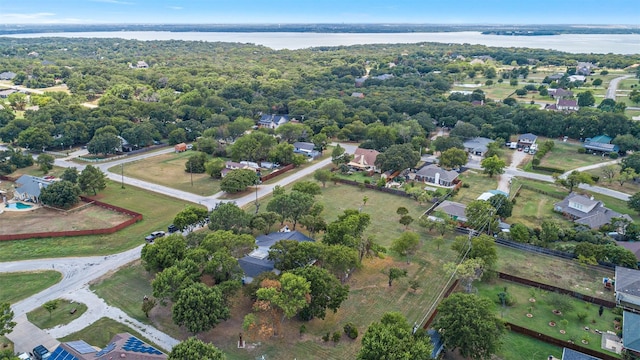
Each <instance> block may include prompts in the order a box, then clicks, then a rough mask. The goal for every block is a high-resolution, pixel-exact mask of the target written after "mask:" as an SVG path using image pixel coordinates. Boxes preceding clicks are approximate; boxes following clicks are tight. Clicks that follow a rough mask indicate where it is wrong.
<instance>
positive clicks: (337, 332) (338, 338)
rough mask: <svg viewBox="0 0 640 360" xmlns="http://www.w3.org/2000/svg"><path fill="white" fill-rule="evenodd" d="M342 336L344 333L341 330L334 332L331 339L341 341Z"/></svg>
mask: <svg viewBox="0 0 640 360" xmlns="http://www.w3.org/2000/svg"><path fill="white" fill-rule="evenodd" d="M341 338H342V334H341V333H340V332H339V331H336V332H334V333H333V336H331V340H333V342H335V343H337V342H338V341H340V339H341Z"/></svg>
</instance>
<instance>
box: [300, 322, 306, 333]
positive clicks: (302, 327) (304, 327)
mask: <svg viewBox="0 0 640 360" xmlns="http://www.w3.org/2000/svg"><path fill="white" fill-rule="evenodd" d="M306 333H307V326H306V325H305V324H302V325H300V336H302V335H304V334H306Z"/></svg>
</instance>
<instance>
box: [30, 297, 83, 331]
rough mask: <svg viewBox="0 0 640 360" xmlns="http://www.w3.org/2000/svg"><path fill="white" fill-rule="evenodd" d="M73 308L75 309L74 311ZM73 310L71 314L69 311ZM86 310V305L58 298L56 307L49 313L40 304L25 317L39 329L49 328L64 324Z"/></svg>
mask: <svg viewBox="0 0 640 360" xmlns="http://www.w3.org/2000/svg"><path fill="white" fill-rule="evenodd" d="M74 310H75V311H74ZM72 311H73V314H72V313H71V312H72ZM86 311H87V305H85V304H80V303H76V302H71V301H69V300H65V299H58V307H57V308H56V309H54V310H53V311H51V313H49V312H48V311H47V310H46V309H45V308H44V307H42V306H40V307H39V308H36V309H35V310H33V311H30V312H28V313H27V319H29V321H30V322H31V323H33V324H34V325H35V326H37V327H39V328H40V329H51V328H53V327H56V326H58V325H66V324H68V323H70V322H71V321H73V320H75V319H77V318H79V317H80V316H81V315H82V314H84V313H85V312H86Z"/></svg>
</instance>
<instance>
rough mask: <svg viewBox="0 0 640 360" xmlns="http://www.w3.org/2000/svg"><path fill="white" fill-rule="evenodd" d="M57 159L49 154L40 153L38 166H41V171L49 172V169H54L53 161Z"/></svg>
mask: <svg viewBox="0 0 640 360" xmlns="http://www.w3.org/2000/svg"><path fill="white" fill-rule="evenodd" d="M55 160H56V159H55V158H54V157H53V156H51V155H49V154H40V155H38V159H37V160H36V163H37V164H38V167H40V171H42V172H43V173H45V174H47V173H48V172H49V170H51V169H53V163H54V162H55Z"/></svg>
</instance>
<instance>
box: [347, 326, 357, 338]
mask: <svg viewBox="0 0 640 360" xmlns="http://www.w3.org/2000/svg"><path fill="white" fill-rule="evenodd" d="M344 333H345V334H347V336H348V337H349V339H355V338H357V337H358V328H357V327H356V325H355V324H354V323H351V322H349V323H346V324H345V325H344Z"/></svg>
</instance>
